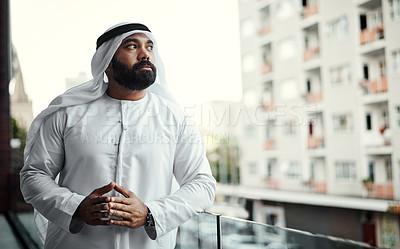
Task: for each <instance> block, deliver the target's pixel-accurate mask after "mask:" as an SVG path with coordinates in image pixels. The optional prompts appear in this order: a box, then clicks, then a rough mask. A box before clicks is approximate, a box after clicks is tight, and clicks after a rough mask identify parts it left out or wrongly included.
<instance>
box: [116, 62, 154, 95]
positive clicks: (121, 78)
mask: <svg viewBox="0 0 400 249" xmlns="http://www.w3.org/2000/svg"><path fill="white" fill-rule="evenodd" d="M111 62H112V63H111V64H112V69H113V76H114V80H115V81H116V82H117V83H118V84H119V85H121V86H123V87H125V88H127V89H129V90H132V91H141V90H144V89H146V88H148V87H149V86H151V85H152V84H153V83H154V81H155V80H156V75H157V73H156V67H155V66H154V65H153V64H152V63H151V62H150V61H147V60H143V61H140V62H138V63H136V64H135V65H133V67H132V68H129V67H128V66H127V65H125V64H123V63H121V62H119V61H118V60H117V59H115V58H113V59H112V61H111ZM143 66H149V67H150V68H151V70H140V69H141V68H142V67H143Z"/></svg>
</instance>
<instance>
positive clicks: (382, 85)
mask: <svg viewBox="0 0 400 249" xmlns="http://www.w3.org/2000/svg"><path fill="white" fill-rule="evenodd" d="M360 87H361V88H362V89H363V90H364V94H375V93H381V92H387V90H388V83H387V78H386V76H385V75H383V76H381V78H380V79H379V80H374V81H370V80H363V81H361V82H360Z"/></svg>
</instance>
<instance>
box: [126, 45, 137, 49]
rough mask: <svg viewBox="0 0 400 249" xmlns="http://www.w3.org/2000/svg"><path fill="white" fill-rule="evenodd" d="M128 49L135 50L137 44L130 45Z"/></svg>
mask: <svg viewBox="0 0 400 249" xmlns="http://www.w3.org/2000/svg"><path fill="white" fill-rule="evenodd" d="M127 48H130V49H134V48H136V45H135V44H130V45H128V46H127Z"/></svg>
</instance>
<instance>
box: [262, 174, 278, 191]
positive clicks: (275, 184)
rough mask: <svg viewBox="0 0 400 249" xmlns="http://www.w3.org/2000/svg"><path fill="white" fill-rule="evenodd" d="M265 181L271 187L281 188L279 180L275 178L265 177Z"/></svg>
mask: <svg viewBox="0 0 400 249" xmlns="http://www.w3.org/2000/svg"><path fill="white" fill-rule="evenodd" d="M264 182H265V183H266V184H267V187H268V188H269V189H279V180H276V179H273V178H271V177H265V178H264Z"/></svg>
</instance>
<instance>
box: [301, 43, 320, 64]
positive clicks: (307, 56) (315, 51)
mask: <svg viewBox="0 0 400 249" xmlns="http://www.w3.org/2000/svg"><path fill="white" fill-rule="evenodd" d="M318 57H319V46H317V47H314V48H310V49H307V50H306V51H304V54H303V60H304V61H309V60H312V59H316V58H318Z"/></svg>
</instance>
